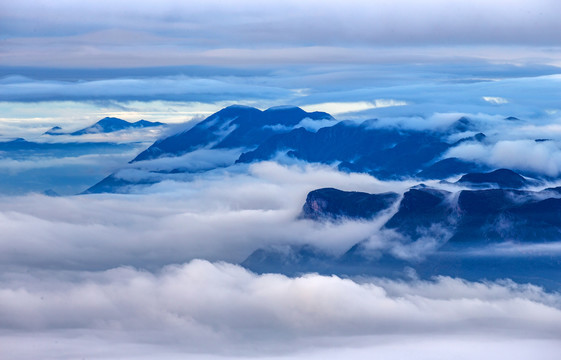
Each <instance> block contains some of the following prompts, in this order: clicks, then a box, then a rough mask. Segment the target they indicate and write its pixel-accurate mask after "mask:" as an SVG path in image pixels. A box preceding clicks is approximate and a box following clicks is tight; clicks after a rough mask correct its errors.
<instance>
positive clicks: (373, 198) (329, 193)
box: [300, 188, 399, 220]
mask: <svg viewBox="0 0 561 360" xmlns="http://www.w3.org/2000/svg"><path fill="white" fill-rule="evenodd" d="M398 197H399V196H398V194H396V193H384V194H368V193H363V192H357V191H341V190H338V189H333V188H324V189H318V190H314V191H311V192H310V193H309V194H308V196H307V197H306V202H305V204H304V207H303V208H302V214H301V215H300V217H301V218H303V219H312V220H340V219H345V218H348V219H356V220H360V219H371V218H373V217H374V216H376V215H377V214H379V213H380V212H381V211H383V210H386V209H388V208H389V207H390V206H391V205H392V204H393V203H394V202H395V201H396V200H397V199H398Z"/></svg>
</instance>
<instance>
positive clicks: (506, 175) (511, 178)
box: [457, 169, 530, 189]
mask: <svg viewBox="0 0 561 360" xmlns="http://www.w3.org/2000/svg"><path fill="white" fill-rule="evenodd" d="M457 183H458V184H462V185H474V186H489V185H494V186H497V187H500V188H512V189H520V188H523V187H525V186H528V185H530V182H529V181H528V180H526V179H525V178H524V177H522V176H521V175H519V174H517V173H515V172H514V171H512V170H509V169H498V170H494V171H491V172H487V173H469V174H465V175H464V176H462V177H461V178H460V180H458V181H457Z"/></svg>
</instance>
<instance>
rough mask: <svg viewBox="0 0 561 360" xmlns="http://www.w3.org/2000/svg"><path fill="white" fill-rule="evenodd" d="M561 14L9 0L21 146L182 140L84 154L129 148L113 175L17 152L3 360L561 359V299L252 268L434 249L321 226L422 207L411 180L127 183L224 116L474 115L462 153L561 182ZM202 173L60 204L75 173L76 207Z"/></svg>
mask: <svg viewBox="0 0 561 360" xmlns="http://www.w3.org/2000/svg"><path fill="white" fill-rule="evenodd" d="M559 14H561V3H560V2H559V1H555V0H549V1H548V0H534V1H522V0H510V1H507V0H496V1H483V0H472V1H467V0H465V1H464V0H425V1H416V0H393V1H389V0H387V1H386V0H376V1H359V0H349V1H345V2H341V1H319V0H307V1H302V0H300V1H296V0H283V1H276V0H273V1H256V0H237V1H228V0H223V1H219V0H209V1H179V0H160V1H157V2H154V1H143V0H136V1H126V0H122V1H115V0H113V1H105V0H97V1H92V0H84V1H79V2H78V1H70V0H59V1H56V2H55V1H47V0H34V1H32V0H18V1H15V0H4V1H1V2H0V139H3V140H9V139H13V138H16V137H24V138H25V139H27V140H30V141H37V142H52V141H62V142H67V141H74V140H71V139H70V138H69V137H60V138H58V140H53V139H49V138H47V137H46V136H45V135H43V132H44V131H46V130H48V129H50V128H51V127H53V126H61V127H63V129H65V130H67V131H73V130H77V129H81V128H83V127H86V126H89V125H91V124H93V123H94V122H95V121H97V120H99V119H101V118H103V117H105V116H116V117H119V118H122V119H125V120H129V121H137V120H140V119H146V120H151V121H161V122H165V123H168V124H170V125H171V126H170V127H169V128H168V129H167V130H164V131H163V132H161V133H142V132H140V133H134V134H125V133H118V134H113V135H110V136H97V137H96V136H91V137H89V138H87V139H83V140H79V141H98V142H100V141H105V142H110V143H118V144H121V145H123V147H122V148H119V147H112V148H111V149H113V150H111V151H109V150H107V152H106V153H103V154H101V155H100V154H99V153H95V154H93V153H92V154H82V153H81V154H68V155H67V156H51V155H49V154H37V153H33V154H31V155H25V157H22V156H20V157H17V156H16V155H13V154H7V153H0V171H1V174H0V176H2V179H1V181H0V186H1V187H2V189H1V190H2V191H0V194H1V195H0V229H1V231H2V236H1V237H0V358H9V359H15V360H27V359H36V358H39V357H40V358H45V359H52V360H63V359H75V358H88V359H89V358H91V359H100V360H101V359H103V360H110V359H139V360H140V359H163V358H167V359H175V358H177V359H185V358H194V359H195V358H196V359H249V358H251V359H255V358H260V359H261V358H263V359H273V358H274V359H330V358H333V359H336V358H357V359H371V358H383V359H403V358H410V356H411V354H412V353H414V354H417V355H418V356H417V358H419V359H449V358H451V357H455V358H464V359H481V358H494V359H509V360H510V359H528V358H532V359H538V360H541V359H544V360H545V359H547V360H549V359H556V356H557V354H559V351H560V350H561V346H560V343H559V338H561V327H560V324H561V295H560V294H559V293H558V292H552V291H550V290H546V289H543V288H540V287H538V286H536V285H532V284H516V283H514V282H512V281H510V280H508V279H502V280H492V281H491V280H481V281H467V280H464V279H461V278H449V277H437V278H433V279H419V278H418V277H417V276H416V274H414V273H413V272H412V273H411V274H410V276H409V277H408V278H404V279H386V278H373V277H359V278H346V277H338V276H329V275H319V274H302V275H301V276H296V277H286V276H283V275H279V274H261V275H260V274H255V273H252V272H250V271H248V270H246V269H244V268H243V267H241V266H239V265H237V264H238V263H240V262H241V261H243V260H244V259H245V258H246V257H247V256H248V255H249V254H251V253H252V251H254V250H255V249H257V248H262V247H267V246H287V245H301V244H313V245H315V246H318V247H320V248H321V249H322V250H324V251H327V252H329V253H332V254H342V253H343V252H344V251H346V250H348V248H349V247H350V246H352V245H354V244H356V243H357V242H358V241H361V240H364V239H367V240H368V241H370V245H371V246H375V247H378V248H379V249H384V250H388V251H394V252H397V251H400V252H402V253H411V252H413V251H416V250H417V249H408V248H402V247H400V248H399V249H398V248H397V245H400V244H397V245H396V244H394V243H392V242H391V241H388V239H386V238H384V236H381V235H380V234H381V233H380V232H379V230H380V226H381V225H382V224H383V223H384V221H385V219H386V218H387V217H389V216H390V215H391V214H390V213H386V214H383V215H382V216H381V217H379V218H377V219H375V220H374V221H372V222H361V221H343V222H341V223H337V224H318V223H314V222H311V221H307V220H302V219H298V214H299V213H300V211H301V208H302V204H303V202H304V200H305V198H306V194H307V193H308V192H309V191H311V190H313V189H317V188H320V187H336V188H339V189H342V190H349V191H351V190H354V191H366V192H371V193H381V192H387V191H395V192H398V193H400V194H402V193H403V192H404V191H406V189H408V188H409V187H411V186H413V185H416V182H414V181H412V180H404V181H380V180H378V179H375V178H373V177H371V176H369V175H366V174H347V173H342V172H339V171H337V170H335V169H333V168H332V167H330V166H327V165H318V164H306V163H301V162H294V161H292V162H282V161H277V162H269V161H267V162H260V163H256V164H251V165H237V166H232V167H229V168H227V169H225V168H224V166H226V165H227V164H229V163H231V162H232V161H233V160H235V159H236V158H237V156H238V155H239V151H241V150H240V149H233V150H224V151H222V150H215V151H210V150H208V149H203V150H199V151H196V152H193V153H189V154H186V155H184V156H181V157H178V158H172V159H169V158H168V159H157V160H152V161H146V162H143V163H141V164H137V165H134V166H132V165H128V164H127V163H128V161H130V160H131V159H132V158H134V157H135V155H136V154H137V153H138V152H140V150H141V149H142V148H144V147H146V146H148V145H149V144H150V143H151V142H152V141H154V140H155V139H156V138H157V137H159V136H166V135H169V134H171V133H173V132H177V131H181V130H183V129H186V128H188V127H189V126H192V124H193V123H195V122H196V121H199V120H201V119H203V118H205V117H206V116H208V115H210V114H212V113H214V112H216V111H218V110H220V109H221V108H223V107H225V106H229V105H232V104H245V105H250V106H255V107H258V108H260V109H266V108H269V107H272V106H278V105H287V104H289V105H296V106H300V107H302V108H303V109H305V110H307V111H316V110H318V111H327V112H329V113H330V114H332V115H333V116H334V117H335V118H336V119H337V120H346V119H349V120H351V121H356V122H361V121H363V120H366V119H373V118H376V119H378V120H377V121H376V122H374V123H373V124H375V125H373V126H380V127H398V128H404V129H416V130H427V131H431V130H435V129H437V130H438V129H442V128H443V127H445V126H447V125H449V124H450V123H451V122H453V121H455V120H457V119H458V118H459V117H461V116H468V117H469V118H470V119H471V120H472V121H473V122H474V123H476V124H478V126H479V127H480V128H481V129H484V130H485V133H486V134H487V136H488V140H487V142H485V143H481V144H475V143H465V144H461V145H460V146H457V147H455V148H453V149H451V150H450V153H449V154H448V155H449V156H456V157H460V158H463V159H466V160H472V161H477V162H481V163H484V164H486V165H488V166H491V167H517V168H520V169H522V170H526V171H528V172H534V173H536V174H540V175H543V176H549V177H553V178H555V177H558V176H559V174H561V147H560V146H559V143H560V142H561V104H560V103H559V99H561V86H560V85H561V37H559V34H561V22H560V21H559V19H558V17H559ZM508 116H515V117H517V118H519V119H520V120H519V121H516V122H512V121H507V120H505V118H506V117H508ZM330 124H332V123H331V122H327V123H325V124H321V125H318V124H308V125H309V126H312V127H314V126H315V127H316V129H317V126H325V125H330ZM537 138H548V139H552V140H553V141H551V142H540V143H537V142H535V141H534V139H537ZM450 140H451V141H452V140H454V139H450ZM456 140H458V139H456ZM115 149H116V150H115ZM119 149H121V150H119ZM20 155H21V154H20ZM186 163H188V164H189V169H190V170H192V172H193V173H191V174H186V175H185V174H183V175H182V174H179V175H177V176H176V175H172V176H168V177H163V176H162V179H164V180H165V181H162V182H160V183H156V184H154V185H150V186H144V187H138V188H135V189H133V191H132V192H131V193H130V194H97V195H77V196H61V197H51V196H45V195H42V194H41V192H42V191H43V190H46V189H45V188H44V187H43V186H44V184H45V182H46V181H47V179H48V178H49V177H50V176H54V175H57V174H58V177H54V178H53V179H54V180H52V181H53V183H54V184H58V185H59V188H55V190H58V191H60V192H61V194H62V195H74V194H76V193H79V192H81V191H83V190H85V188H87V186H91V185H93V184H95V183H96V182H97V181H99V180H100V179H102V178H103V177H104V176H106V175H109V174H111V173H113V172H115V173H116V174H117V175H118V176H120V177H123V178H129V179H131V178H135V177H137V178H141V177H144V176H147V175H146V174H147V171H150V170H154V169H156V170H161V169H173V168H175V167H178V166H179V165H180V166H185V164H186ZM215 167H217V168H216V169H214V170H210V171H206V170H209V169H213V168H215ZM149 175H150V176H158V175H154V174H153V173H150V174H149ZM72 176H74V177H75V178H74V179H73V180H72ZM62 178H65V179H66V180H62ZM69 179H70V180H69ZM41 181H43V182H41ZM65 181H66V182H68V183H66V182H65ZM431 185H435V186H436V185H437V184H436V183H434V184H432V183H431ZM553 185H558V184H557V183H556V182H555V181H553ZM442 186H443V185H442ZM24 187H25V189H22V188H24ZM8 189H10V191H8ZM456 190H457V189H456ZM29 191H31V193H29ZM394 210H396V209H392V211H394ZM384 217H385V218H384ZM373 234H377V235H373ZM480 251H483V252H485V253H486V254H489V252H491V253H493V254H499V255H501V256H519V254H520V253H525V254H527V253H534V254H537V255H536V256H546V255H551V254H554V255H559V254H561V245H560V244H559V243H558V242H554V243H550V244H545V245H544V244H541V245H538V246H534V245H532V244H530V245H528V244H526V245H520V244H513V243H509V244H502V245H500V246H497V247H495V248H492V247H491V248H485V249H483V250H480ZM473 256H481V253H476V254H474V255H473Z"/></svg>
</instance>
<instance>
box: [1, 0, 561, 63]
mask: <svg viewBox="0 0 561 360" xmlns="http://www.w3.org/2000/svg"><path fill="white" fill-rule="evenodd" d="M560 11H561V5H560V4H559V3H558V2H556V1H552V0H541V1H534V2H528V1H522V0H516V1H493V2H489V1H482V0H477V1H446V0H431V1H423V2H419V1H412V0H401V1H346V2H337V1H318V0H312V1H294V0H290V1H267V2H262V1H254V0H242V1H235V2H234V1H226V2H224V1H217V0H213V1H205V2H191V1H189V2H185V1H174V0H167V1H159V2H157V3H154V2H149V1H142V2H132V1H120V2H99V1H81V2H70V1H59V2H48V1H28V0H24V1H12V0H8V1H5V2H3V4H2V5H0V24H2V25H0V26H1V27H0V33H2V34H3V36H2V38H0V42H1V46H2V48H3V52H4V54H3V55H4V56H3V57H2V60H0V65H11V66H18V65H25V66H51V67H65V66H70V67H80V66H81V67H121V68H127V67H138V66H173V65H187V64H199V65H220V66H228V65H238V66H239V65H246V66H247V65H249V66H255V65H260V66H266V65H268V64H271V63H274V64H302V63H305V64H322V63H332V64H341V63H357V62H360V63H372V62H385V63H392V62H396V61H401V62H405V61H409V62H419V61H421V62H422V61H435V60H437V59H439V58H441V57H442V55H443V54H442V53H443V52H442V51H440V50H431V51H427V49H428V48H429V47H437V48H438V47H444V48H445V52H446V57H447V58H454V57H458V56H459V57H468V58H469V57H476V58H477V57H486V56H488V55H489V54H493V60H499V59H500V60H505V59H507V60H509V61H520V60H519V59H520V58H521V57H522V58H526V59H533V60H534V61H536V59H539V58H542V59H543V58H547V59H548V60H547V61H545V62H544V63H552V62H556V63H557V64H559V56H558V54H556V53H558V48H559V46H561V41H560V40H559V37H558V36H557V34H558V33H560V32H561V25H560V23H559V21H558V19H557V14H559V12H560ZM490 45H491V46H498V47H499V50H498V51H489V50H484V49H474V48H473V47H478V46H490ZM512 46H519V47H522V49H521V50H519V51H518V54H517V55H516V56H515V57H514V58H513V57H512V56H509V55H507V54H509V53H510V52H511V49H509V48H510V47H512ZM407 47H409V49H406V50H405V51H399V49H400V48H407ZM420 47H423V48H424V50H423V51H421V53H419V51H418V48H420ZM459 47H465V48H466V49H463V50H461V49H459ZM530 48H532V49H533V50H531V49H530ZM415 49H417V50H415ZM538 50H539V51H538ZM536 51H538V53H539V56H536V54H535V53H536ZM462 52H463V53H464V54H462ZM542 62H543V61H542Z"/></svg>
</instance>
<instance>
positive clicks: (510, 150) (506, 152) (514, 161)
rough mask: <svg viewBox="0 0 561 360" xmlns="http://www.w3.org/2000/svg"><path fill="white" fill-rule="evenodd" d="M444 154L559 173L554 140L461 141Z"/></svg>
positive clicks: (559, 160)
mask: <svg viewBox="0 0 561 360" xmlns="http://www.w3.org/2000/svg"><path fill="white" fill-rule="evenodd" d="M445 157H458V158H461V159H465V160H468V161H477V162H481V163H483V164H487V165H489V166H491V167H497V168H499V167H500V168H509V169H518V170H524V171H530V172H534V173H537V174H542V175H548V176H553V177H555V176H558V175H559V174H560V173H561V149H560V148H559V146H558V145H557V143H556V142H553V141H544V142H536V141H534V140H500V141H498V142H496V143H493V144H481V143H462V144H460V145H459V146H457V147H454V148H452V149H450V150H449V151H448V153H447V155H446V156H445Z"/></svg>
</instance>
